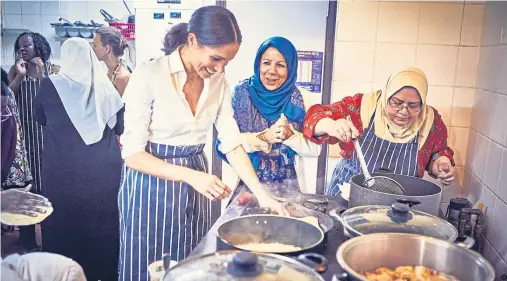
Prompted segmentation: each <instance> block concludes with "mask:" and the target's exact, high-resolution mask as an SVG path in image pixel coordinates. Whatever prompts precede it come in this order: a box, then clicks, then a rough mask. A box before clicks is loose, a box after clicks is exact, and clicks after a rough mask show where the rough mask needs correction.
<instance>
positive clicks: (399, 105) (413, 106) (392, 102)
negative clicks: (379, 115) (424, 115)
mask: <svg viewBox="0 0 507 281" xmlns="http://www.w3.org/2000/svg"><path fill="white" fill-rule="evenodd" d="M388 102H389V106H391V107H392V108H395V109H397V110H398V111H402V110H403V108H407V111H408V112H410V113H419V111H421V108H422V103H421V102H409V103H408V104H405V103H404V101H402V100H399V99H397V98H395V97H391V98H390V99H389V100H388Z"/></svg>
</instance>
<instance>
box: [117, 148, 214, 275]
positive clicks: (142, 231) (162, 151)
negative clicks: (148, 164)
mask: <svg viewBox="0 0 507 281" xmlns="http://www.w3.org/2000/svg"><path fill="white" fill-rule="evenodd" d="M203 148H204V144H202V145H194V146H170V145H163V144H156V143H148V145H147V148H146V151H147V152H149V153H151V154H152V155H154V156H156V157H157V158H160V159H162V160H164V161H166V162H167V163H170V164H173V165H179V166H183V167H187V168H191V169H194V170H197V171H203V172H207V160H206V156H205V155H204V152H203ZM214 203H217V204H219V203H220V202H212V201H210V200H209V199H207V198H206V197H205V196H204V195H202V194H200V193H198V192H197V191H195V189H193V188H192V187H191V186H189V185H188V184H185V183H183V182H176V181H167V180H164V179H161V178H157V177H155V176H151V175H148V174H144V173H141V172H139V171H136V170H133V169H130V168H128V167H125V165H124V173H123V177H122V185H121V187H120V192H119V194H118V208H119V212H120V258H119V280H120V281H147V280H149V274H148V265H150V264H151V263H153V262H154V261H157V260H161V259H162V255H163V254H164V253H168V254H170V255H171V259H172V260H177V261H178V260H182V259H184V258H185V257H187V256H188V255H189V254H190V252H191V251H192V250H193V249H194V248H195V246H197V243H199V241H200V240H201V239H202V238H203V237H204V236H205V235H206V233H207V232H208V230H209V229H210V228H211V226H212V223H213V221H214V220H216V219H217V217H218V215H219V210H220V209H219V208H220V207H219V206H214V205H215V204H214ZM215 210H217V211H218V213H217V212H216V211H215Z"/></svg>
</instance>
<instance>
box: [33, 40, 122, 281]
mask: <svg viewBox="0 0 507 281" xmlns="http://www.w3.org/2000/svg"><path fill="white" fill-rule="evenodd" d="M61 59H62V66H61V70H60V73H59V74H58V75H52V76H50V77H49V79H45V80H43V81H42V83H41V87H40V90H39V94H38V95H37V98H36V99H35V105H34V107H35V110H36V119H37V122H39V124H41V125H42V126H43V128H44V149H43V153H42V159H43V161H44V166H43V179H42V181H43V184H44V186H46V187H47V188H46V189H45V190H44V195H45V196H46V197H47V198H48V199H49V200H50V201H51V202H52V204H53V207H54V212H53V214H52V215H51V216H50V217H48V218H47V219H46V220H45V221H43V223H42V240H43V249H44V251H48V252H53V253H58V254H61V255H64V256H66V257H69V258H71V259H73V260H75V261H76V262H78V263H79V264H80V265H81V266H82V267H83V268H84V271H85V273H86V275H87V277H88V280H94V281H95V280H116V279H117V278H118V277H117V276H118V275H117V269H118V267H117V262H118V247H119V225H118V209H117V206H116V204H114V203H113V202H115V200H116V197H117V195H118V186H119V183H120V173H121V165H122V161H121V156H120V148H119V146H118V143H117V141H116V135H121V134H122V132H123V110H122V108H123V103H122V101H121V98H120V95H119V94H118V91H117V90H116V89H115V87H114V85H113V84H112V83H111V81H109V79H108V78H107V76H106V74H105V73H104V71H103V68H102V66H101V65H100V62H99V60H98V59H97V57H96V56H95V53H94V52H93V50H92V48H91V46H90V44H89V43H88V42H86V41H85V40H84V39H82V38H70V39H68V40H66V41H65V42H64V43H63V45H62V49H61Z"/></svg>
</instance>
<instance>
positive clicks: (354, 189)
mask: <svg viewBox="0 0 507 281" xmlns="http://www.w3.org/2000/svg"><path fill="white" fill-rule="evenodd" d="M373 175H387V176H389V177H391V178H394V179H396V181H398V182H399V183H401V184H402V185H403V186H404V187H405V192H406V194H405V195H395V194H388V193H383V192H378V191H375V190H371V189H369V188H365V187H364V186H363V185H362V184H363V182H364V175H362V174H360V175H356V176H354V177H352V179H351V181H350V197H349V204H348V206H349V208H353V207H356V206H367V205H385V206H391V205H392V204H393V203H396V202H398V199H400V198H401V199H408V200H411V201H418V202H421V203H420V204H418V205H416V206H414V209H415V210H418V211H421V212H425V213H428V214H431V215H434V216H438V215H439V212H440V201H441V198H442V188H441V187H440V186H438V185H436V184H434V183H432V182H429V181H426V180H423V179H420V178H415V177H409V176H402V175H395V174H381V173H373Z"/></svg>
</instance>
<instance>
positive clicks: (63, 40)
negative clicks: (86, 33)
mask: <svg viewBox="0 0 507 281" xmlns="http://www.w3.org/2000/svg"><path fill="white" fill-rule="evenodd" d="M69 38H82V37H55V41H60V42H61V43H63V42H65V40H67V39H69ZM82 39H84V40H86V41H88V42H93V38H82Z"/></svg>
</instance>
